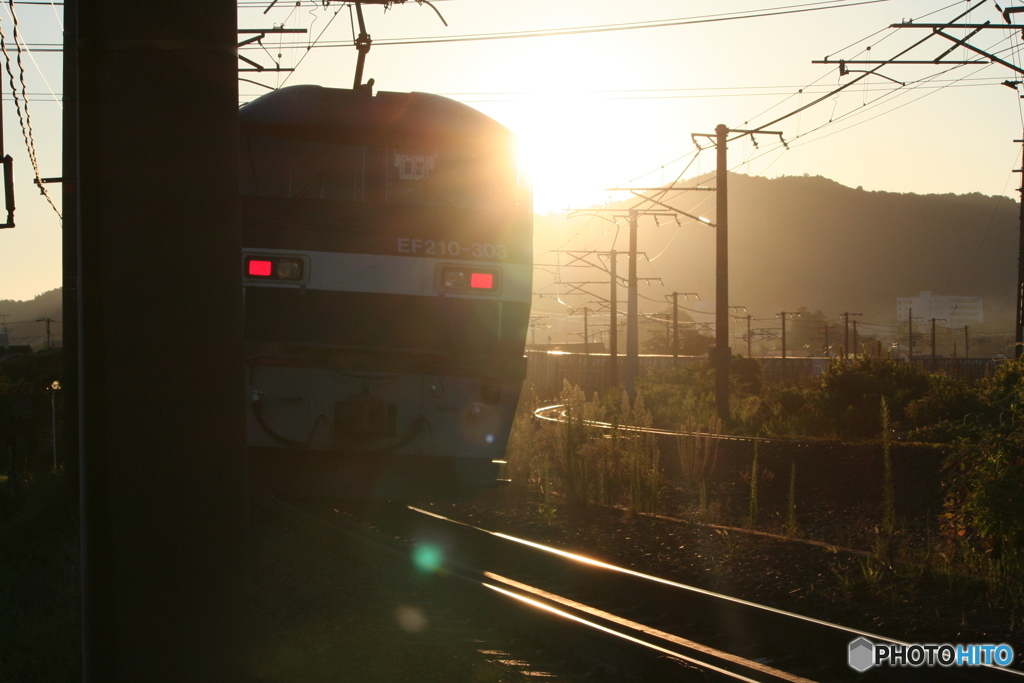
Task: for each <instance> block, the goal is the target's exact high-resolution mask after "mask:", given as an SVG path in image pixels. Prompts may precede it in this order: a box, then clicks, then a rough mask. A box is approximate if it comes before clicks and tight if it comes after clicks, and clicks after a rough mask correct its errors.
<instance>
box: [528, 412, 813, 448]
mask: <svg viewBox="0 0 1024 683" xmlns="http://www.w3.org/2000/svg"><path fill="white" fill-rule="evenodd" d="M563 408H564V406H563V405H562V404H557V405H550V406H544V407H542V408H537V409H536V410H535V411H533V416H534V418H535V419H537V420H542V421H544V422H564V418H565V415H564V411H563V410H562V409H563ZM583 424H585V425H587V426H588V427H595V428H597V429H608V430H610V429H619V430H621V431H623V432H638V433H643V434H655V435H657V436H699V437H704V438H714V439H717V440H719V441H749V442H755V441H760V442H766V443H767V442H771V443H793V440H792V439H776V438H772V437H768V436H735V435H732V434H718V433H715V432H680V431H673V430H671V429H656V428H654V427H633V426H630V425H621V424H620V425H613V424H612V423H611V422H602V421H600V420H584V421H583Z"/></svg>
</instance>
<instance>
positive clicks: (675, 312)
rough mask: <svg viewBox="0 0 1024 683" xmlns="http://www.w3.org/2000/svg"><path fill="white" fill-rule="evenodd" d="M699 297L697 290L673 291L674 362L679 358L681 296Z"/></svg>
mask: <svg viewBox="0 0 1024 683" xmlns="http://www.w3.org/2000/svg"><path fill="white" fill-rule="evenodd" d="M680 296H682V297H683V298H686V297H689V296H692V297H694V298H699V297H697V292H672V362H673V364H675V362H676V361H678V360H679V297H680Z"/></svg>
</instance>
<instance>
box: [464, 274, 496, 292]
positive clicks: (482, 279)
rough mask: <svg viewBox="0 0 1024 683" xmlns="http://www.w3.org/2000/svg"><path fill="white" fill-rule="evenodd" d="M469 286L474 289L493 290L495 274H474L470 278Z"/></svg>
mask: <svg viewBox="0 0 1024 683" xmlns="http://www.w3.org/2000/svg"><path fill="white" fill-rule="evenodd" d="M469 286H470V287H472V288H473V289H493V288H494V273H473V274H471V275H470V276H469Z"/></svg>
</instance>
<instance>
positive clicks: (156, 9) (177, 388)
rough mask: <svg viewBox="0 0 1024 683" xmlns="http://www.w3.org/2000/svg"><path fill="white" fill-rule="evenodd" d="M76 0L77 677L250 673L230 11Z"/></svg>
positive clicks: (129, 0) (68, 48) (195, 677)
mask: <svg viewBox="0 0 1024 683" xmlns="http://www.w3.org/2000/svg"><path fill="white" fill-rule="evenodd" d="M77 10H78V12H77V19H78V23H77V27H76V28H74V29H73V30H72V31H71V32H68V31H67V30H66V31H65V45H64V55H65V56H68V55H76V56H77V59H78V68H77V72H76V73H74V74H72V75H73V76H74V78H73V79H72V84H73V86H74V87H75V88H76V90H75V91H74V92H77V93H78V101H77V122H78V125H77V131H78V132H77V136H72V139H71V140H70V143H66V144H65V153H67V151H68V148H69V147H71V148H72V149H73V150H74V153H75V154H74V163H73V164H71V165H69V166H65V172H68V171H72V172H74V173H75V174H76V175H75V176H74V177H77V180H78V185H77V190H78V193H77V199H78V205H77V206H78V209H79V211H78V216H77V222H76V223H74V224H69V223H68V222H67V221H65V224H64V230H65V232H69V231H71V232H74V233H75V236H76V239H77V240H78V245H79V247H80V250H79V253H78V257H79V258H78V263H79V265H80V270H79V271H78V273H77V285H78V292H79V295H80V296H79V308H78V311H79V322H80V326H79V329H80V333H81V336H80V338H79V358H80V360H81V367H80V368H79V391H80V395H81V410H80V413H81V421H80V427H81V432H80V442H81V451H80V457H81V522H80V530H81V553H82V564H81V567H82V569H81V571H82V653H83V664H82V667H83V679H84V680H85V681H86V683H100V682H102V683H121V682H134V681H199V682H207V681H209V682H214V681H242V680H250V679H251V678H252V675H251V673H248V672H247V671H246V669H247V663H246V649H247V647H248V642H249V638H248V634H247V624H248V623H249V622H250V619H248V618H247V617H246V616H245V614H244V608H243V605H244V604H245V593H244V591H245V590H246V586H245V578H244V577H245V576H246V575H247V572H246V571H245V564H244V563H245V557H246V555H247V552H246V548H247V544H246V535H247V520H248V514H249V495H248V486H247V480H246V477H247V465H246V462H247V460H246V447H245V409H246V406H245V376H244V367H243V361H242V329H243V328H242V282H241V275H242V273H241V270H240V267H239V266H240V264H241V261H240V255H241V247H242V244H241V242H242V240H241V229H240V220H239V189H238V182H239V181H238V167H239V154H238V145H239V128H238V72H237V69H238V57H237V43H238V33H237V30H238V27H237V7H236V5H235V2H234V0H230V1H229V0H92V1H91V2H82V3H80V4H79V5H78V6H77ZM68 85H69V84H68V82H67V81H65V86H64V87H65V88H67V87H68ZM67 106H68V103H65V109H66V108H67ZM71 106H75V105H74V104H72V105H71ZM65 191H67V185H65ZM66 200H67V195H65V201H66ZM67 272H68V271H67V270H66V271H65V274H66V273H67ZM68 313H69V312H68V311H65V315H67V314H68ZM65 322H67V319H65ZM183 359H184V360H185V361H186V362H183ZM73 457H74V456H73V454H69V459H70V458H73Z"/></svg>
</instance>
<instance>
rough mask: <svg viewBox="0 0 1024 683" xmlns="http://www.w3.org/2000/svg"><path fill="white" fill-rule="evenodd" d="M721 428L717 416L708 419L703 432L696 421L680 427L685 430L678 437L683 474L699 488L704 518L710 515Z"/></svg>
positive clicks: (701, 513) (701, 511) (701, 510)
mask: <svg viewBox="0 0 1024 683" xmlns="http://www.w3.org/2000/svg"><path fill="white" fill-rule="evenodd" d="M721 430H722V422H721V420H719V419H718V418H717V417H713V418H711V419H710V420H709V421H708V427H707V432H703V433H702V432H701V431H700V428H699V426H698V425H697V424H696V423H694V422H690V423H689V424H685V425H680V427H679V431H681V432H683V434H680V435H679V437H678V438H677V444H678V447H679V464H680V466H681V467H682V471H683V476H684V477H686V479H687V480H688V481H689V482H690V483H691V484H692V485H695V486H696V488H697V493H698V496H699V501H700V503H699V505H700V515H701V517H703V518H707V516H708V483H709V482H710V480H711V475H712V474H714V472H715V465H716V464H717V463H718V439H717V438H715V436H716V435H717V434H719V433H720V432H721Z"/></svg>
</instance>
